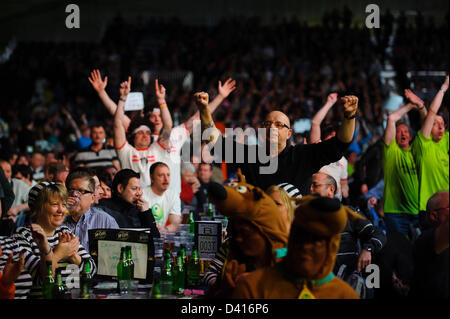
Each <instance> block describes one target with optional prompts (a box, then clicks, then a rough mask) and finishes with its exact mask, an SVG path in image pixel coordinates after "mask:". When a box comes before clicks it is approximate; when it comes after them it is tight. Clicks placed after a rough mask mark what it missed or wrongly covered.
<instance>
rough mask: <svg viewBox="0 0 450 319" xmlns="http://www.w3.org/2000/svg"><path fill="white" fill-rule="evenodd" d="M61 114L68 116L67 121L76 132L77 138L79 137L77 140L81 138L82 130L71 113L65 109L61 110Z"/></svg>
mask: <svg viewBox="0 0 450 319" xmlns="http://www.w3.org/2000/svg"><path fill="white" fill-rule="evenodd" d="M61 112H62V113H63V114H64V115H65V116H66V118H67V120H68V121H69V123H70V126H72V128H73V130H74V131H75V136H76V137H77V139H79V138H81V132H80V129H79V127H78V125H77V123H76V122H75V120H74V119H73V117H72V115H70V113H69V111H68V110H67V109H66V108H64V107H63V108H62V109H61Z"/></svg>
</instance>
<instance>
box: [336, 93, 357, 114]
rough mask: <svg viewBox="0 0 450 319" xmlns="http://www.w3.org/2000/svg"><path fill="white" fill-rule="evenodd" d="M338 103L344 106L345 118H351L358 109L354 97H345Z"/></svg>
mask: <svg viewBox="0 0 450 319" xmlns="http://www.w3.org/2000/svg"><path fill="white" fill-rule="evenodd" d="M340 102H341V103H342V104H343V106H344V114H345V115H346V116H352V115H353V114H355V113H356V110H357V109H358V97H356V96H354V95H346V96H344V97H342V98H341V99H340Z"/></svg>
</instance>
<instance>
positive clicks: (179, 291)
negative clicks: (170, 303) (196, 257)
mask: <svg viewBox="0 0 450 319" xmlns="http://www.w3.org/2000/svg"><path fill="white" fill-rule="evenodd" d="M173 277H174V279H173V292H174V294H175V295H181V296H182V295H184V284H185V271H184V265H183V257H182V256H181V251H179V252H178V255H177V263H176V266H175V269H174V271H173Z"/></svg>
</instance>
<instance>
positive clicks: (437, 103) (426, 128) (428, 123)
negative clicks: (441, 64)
mask: <svg viewBox="0 0 450 319" xmlns="http://www.w3.org/2000/svg"><path fill="white" fill-rule="evenodd" d="M447 90H448V75H447V76H446V77H445V81H444V83H443V84H442V86H441V88H440V90H439V91H438V92H437V94H436V96H435V97H434V99H433V101H432V102H431V105H430V110H429V111H428V114H427V117H426V119H425V122H424V123H423V125H422V128H421V130H420V131H421V132H422V135H423V136H425V137H427V138H428V137H429V136H430V134H431V129H432V128H433V124H434V118H435V117H436V114H437V113H438V111H439V108H440V107H441V104H442V100H443V99H444V94H445V92H447Z"/></svg>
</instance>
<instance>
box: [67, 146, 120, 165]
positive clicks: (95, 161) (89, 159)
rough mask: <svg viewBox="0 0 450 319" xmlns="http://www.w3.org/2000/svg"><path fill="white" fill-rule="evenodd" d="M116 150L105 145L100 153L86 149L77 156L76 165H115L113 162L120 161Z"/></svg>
mask: <svg viewBox="0 0 450 319" xmlns="http://www.w3.org/2000/svg"><path fill="white" fill-rule="evenodd" d="M118 160H119V159H118V157H117V153H116V150H115V149H114V148H112V147H111V146H108V145H106V144H103V147H102V148H101V150H100V151H98V152H96V151H94V150H92V148H90V147H89V148H85V149H83V150H81V151H79V152H78V154H77V155H76V156H75V165H80V164H83V165H84V166H87V167H103V166H111V165H113V163H112V162H113V161H118Z"/></svg>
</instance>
